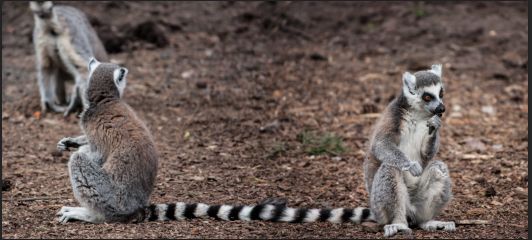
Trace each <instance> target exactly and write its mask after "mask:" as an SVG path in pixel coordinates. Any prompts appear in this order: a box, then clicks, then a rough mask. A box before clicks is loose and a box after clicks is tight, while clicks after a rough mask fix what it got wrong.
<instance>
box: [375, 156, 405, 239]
mask: <svg viewBox="0 0 532 240" xmlns="http://www.w3.org/2000/svg"><path fill="white" fill-rule="evenodd" d="M409 204H410V200H409V196H408V191H407V189H406V185H405V183H404V180H403V177H402V173H401V171H400V170H399V169H397V168H395V167H393V166H389V165H386V164H382V165H381V166H380V167H379V170H377V173H376V174H375V177H374V179H373V185H372V190H371V196H370V205H371V210H372V211H373V213H374V214H375V217H376V220H377V222H378V223H379V224H381V225H385V226H384V236H385V237H390V236H393V235H395V234H396V233H398V232H403V233H407V234H409V233H411V232H412V230H411V229H410V228H409V227H408V222H407V219H406V215H407V211H408V210H409Z"/></svg>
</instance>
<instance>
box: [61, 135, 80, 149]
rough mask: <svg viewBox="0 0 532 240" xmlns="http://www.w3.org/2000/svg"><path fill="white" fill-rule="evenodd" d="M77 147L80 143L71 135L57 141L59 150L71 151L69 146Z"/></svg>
mask: <svg viewBox="0 0 532 240" xmlns="http://www.w3.org/2000/svg"><path fill="white" fill-rule="evenodd" d="M71 147H72V148H77V147H79V144H78V143H77V142H74V141H72V138H70V137H66V138H63V139H61V140H59V142H58V143H57V150H59V151H61V152H62V151H70V149H69V148H71Z"/></svg>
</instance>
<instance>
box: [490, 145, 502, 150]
mask: <svg viewBox="0 0 532 240" xmlns="http://www.w3.org/2000/svg"><path fill="white" fill-rule="evenodd" d="M491 149H493V151H495V152H500V151H502V150H503V147H502V144H493V145H492V146H491Z"/></svg>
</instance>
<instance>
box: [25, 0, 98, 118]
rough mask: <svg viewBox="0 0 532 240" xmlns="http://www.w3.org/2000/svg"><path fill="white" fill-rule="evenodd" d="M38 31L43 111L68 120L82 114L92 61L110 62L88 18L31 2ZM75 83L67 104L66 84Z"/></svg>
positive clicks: (68, 9)
mask: <svg viewBox="0 0 532 240" xmlns="http://www.w3.org/2000/svg"><path fill="white" fill-rule="evenodd" d="M30 9H31V10H32V12H33V16H34V20H35V27H34V29H33V44H34V47H35V56H36V66H37V81H38V84H39V93H40V95H41V111H42V112H43V113H46V112H47V111H53V112H63V113H64V115H65V116H67V115H69V114H70V113H72V112H75V111H81V110H82V109H83V105H86V104H87V103H86V100H85V99H84V98H83V95H84V94H83V92H84V91H85V88H86V82H87V77H88V72H87V70H86V69H87V67H86V66H87V64H88V62H89V58H90V57H92V56H95V57H96V58H98V59H100V60H102V61H107V60H108V56H107V53H106V51H105V48H104V47H103V44H102V43H101V41H100V39H99V38H98V36H97V34H96V32H95V31H94V29H93V28H92V26H91V25H90V23H89V21H88V20H87V17H86V16H85V14H84V13H83V12H81V11H79V10H78V9H76V8H73V7H68V6H54V5H53V3H52V2H50V1H46V2H30ZM72 80H73V82H74V86H73V89H72V91H71V93H70V94H71V95H70V97H68V98H69V99H68V100H67V96H66V95H67V91H66V90H65V83H66V82H67V81H72Z"/></svg>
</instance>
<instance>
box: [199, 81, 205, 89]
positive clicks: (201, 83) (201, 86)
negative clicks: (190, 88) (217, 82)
mask: <svg viewBox="0 0 532 240" xmlns="http://www.w3.org/2000/svg"><path fill="white" fill-rule="evenodd" d="M196 87H197V88H199V89H205V88H207V83H206V82H204V81H199V82H196Z"/></svg>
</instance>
